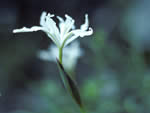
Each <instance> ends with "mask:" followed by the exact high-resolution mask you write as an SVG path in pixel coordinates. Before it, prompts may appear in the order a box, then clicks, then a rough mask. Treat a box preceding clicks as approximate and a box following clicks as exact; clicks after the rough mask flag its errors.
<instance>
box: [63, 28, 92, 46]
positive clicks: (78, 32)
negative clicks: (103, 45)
mask: <svg viewBox="0 0 150 113" xmlns="http://www.w3.org/2000/svg"><path fill="white" fill-rule="evenodd" d="M71 34H72V35H73V36H71V35H70V37H67V38H68V40H67V41H66V43H65V46H66V45H68V44H69V43H71V42H72V41H73V40H75V39H76V38H78V37H84V36H89V35H92V34H93V29H92V28H89V30H88V31H82V30H80V29H78V30H73V31H71Z"/></svg>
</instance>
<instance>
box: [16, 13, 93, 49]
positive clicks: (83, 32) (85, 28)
mask: <svg viewBox="0 0 150 113" xmlns="http://www.w3.org/2000/svg"><path fill="white" fill-rule="evenodd" d="M52 17H54V15H53V14H50V13H48V14H47V13H46V12H43V13H42V15H41V19H40V25H41V26H33V27H31V28H26V27H23V28H21V29H15V30H13V33H20V32H33V31H39V30H42V31H44V32H45V33H46V34H47V35H48V37H50V38H51V40H52V41H53V42H54V43H55V44H56V45H57V47H58V48H63V47H64V46H66V45H67V44H69V43H70V42H72V41H73V40H75V39H76V38H78V37H79V36H80V37H84V36H89V35H92V34H93V29H92V28H89V21H88V15H87V14H86V15H85V23H84V24H83V25H81V27H80V29H75V30H74V27H75V26H74V22H75V21H74V19H72V18H71V17H70V16H68V15H67V14H66V15H65V17H66V20H63V18H61V17H59V16H57V18H58V20H59V21H60V23H59V28H58V27H57V26H56V23H55V21H54V20H53V19H52Z"/></svg>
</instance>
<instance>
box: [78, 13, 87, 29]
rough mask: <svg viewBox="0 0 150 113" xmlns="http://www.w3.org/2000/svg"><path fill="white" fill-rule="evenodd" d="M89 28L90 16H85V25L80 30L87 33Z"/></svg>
mask: <svg viewBox="0 0 150 113" xmlns="http://www.w3.org/2000/svg"><path fill="white" fill-rule="evenodd" d="M88 27H89V20H88V14H86V15H85V23H84V24H83V25H81V27H80V29H81V30H83V31H86V30H87V29H88Z"/></svg>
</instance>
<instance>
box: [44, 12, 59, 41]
mask: <svg viewBox="0 0 150 113" xmlns="http://www.w3.org/2000/svg"><path fill="white" fill-rule="evenodd" d="M46 27H47V29H48V30H49V33H51V34H53V35H55V37H56V38H57V39H58V40H59V38H60V36H59V30H58V28H57V26H56V23H55V21H53V19H52V18H51V14H48V15H47V16H46Z"/></svg>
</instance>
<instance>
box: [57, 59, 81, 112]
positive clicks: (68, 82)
mask: <svg viewBox="0 0 150 113" xmlns="http://www.w3.org/2000/svg"><path fill="white" fill-rule="evenodd" d="M57 65H58V68H59V72H60V75H61V78H62V81H63V84H64V87H65V88H66V90H67V91H69V93H70V95H71V96H72V98H73V99H74V100H75V102H76V103H77V104H78V105H79V107H80V109H82V111H83V104H82V101H81V97H80V94H79V90H78V88H77V85H76V83H75V82H74V81H73V80H72V79H71V77H70V76H69V75H68V74H67V72H66V71H65V69H64V67H63V65H62V64H61V63H60V61H59V60H58V59H57Z"/></svg>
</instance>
